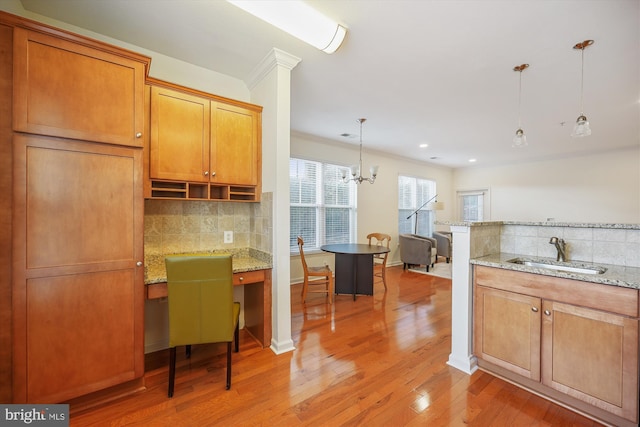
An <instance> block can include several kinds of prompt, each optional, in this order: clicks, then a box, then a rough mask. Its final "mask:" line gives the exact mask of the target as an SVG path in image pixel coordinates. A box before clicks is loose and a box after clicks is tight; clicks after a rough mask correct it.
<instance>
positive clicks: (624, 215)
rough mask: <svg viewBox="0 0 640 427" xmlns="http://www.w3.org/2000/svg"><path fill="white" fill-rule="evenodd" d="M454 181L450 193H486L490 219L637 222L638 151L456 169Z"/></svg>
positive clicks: (639, 220) (639, 210) (639, 208)
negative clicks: (489, 204)
mask: <svg viewBox="0 0 640 427" xmlns="http://www.w3.org/2000/svg"><path fill="white" fill-rule="evenodd" d="M453 178H454V188H455V190H471V189H476V188H489V189H490V192H491V218H488V219H491V220H496V221H546V220H547V218H554V220H555V221H560V222H589V223H640V147H636V148H631V149H627V150H618V151H611V152H606V153H600V154H597V155H590V156H576V157H572V158H562V159H557V160H546V161H539V162H531V163H522V164H514V165H509V166H501V167H492V168H481V167H476V168H466V169H456V170H455V171H454V173H453ZM454 212H455V211H454Z"/></svg>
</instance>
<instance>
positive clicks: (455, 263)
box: [447, 225, 478, 374]
mask: <svg viewBox="0 0 640 427" xmlns="http://www.w3.org/2000/svg"><path fill="white" fill-rule="evenodd" d="M471 229H472V227H469V226H466V225H465V226H462V225H454V226H451V232H452V239H453V254H452V261H451V264H452V271H451V354H449V360H448V361H447V364H448V365H450V366H453V367H454V368H456V369H459V370H461V371H462V372H465V373H467V374H472V373H474V372H475V371H476V370H477V369H478V360H477V359H476V357H475V356H474V355H473V347H472V344H473V341H472V338H473V281H472V277H471V265H470V264H469V260H470V258H471Z"/></svg>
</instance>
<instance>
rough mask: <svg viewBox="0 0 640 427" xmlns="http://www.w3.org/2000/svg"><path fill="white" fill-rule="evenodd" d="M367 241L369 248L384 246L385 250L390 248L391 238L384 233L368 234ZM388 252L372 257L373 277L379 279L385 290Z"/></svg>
mask: <svg viewBox="0 0 640 427" xmlns="http://www.w3.org/2000/svg"><path fill="white" fill-rule="evenodd" d="M367 239H369V246H372V245H376V246H384V247H386V248H387V249H389V247H390V243H391V236H389V235H388V234H384V233H370V234H369V235H368V236H367ZM388 255H389V252H385V253H383V254H375V255H374V256H373V276H374V277H380V278H381V279H382V283H383V284H384V288H385V289H387V256H388Z"/></svg>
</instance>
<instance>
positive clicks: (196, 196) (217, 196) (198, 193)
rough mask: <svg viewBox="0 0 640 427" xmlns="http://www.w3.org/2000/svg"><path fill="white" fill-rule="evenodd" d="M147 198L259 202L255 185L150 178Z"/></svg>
mask: <svg viewBox="0 0 640 427" xmlns="http://www.w3.org/2000/svg"><path fill="white" fill-rule="evenodd" d="M146 198H149V199H179V200H214V201H222V202H225V201H227V202H259V201H260V197H259V195H258V194H257V191H256V187H255V186H250V185H249V186H243V185H227V184H206V183H201V182H200V183H195V182H180V181H159V180H151V194H148V195H146Z"/></svg>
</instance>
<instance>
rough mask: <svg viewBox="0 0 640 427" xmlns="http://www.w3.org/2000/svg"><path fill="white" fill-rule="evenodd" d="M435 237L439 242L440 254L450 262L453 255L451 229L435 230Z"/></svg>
mask: <svg viewBox="0 0 640 427" xmlns="http://www.w3.org/2000/svg"><path fill="white" fill-rule="evenodd" d="M433 238H434V239H436V241H437V242H438V256H442V257H445V258H446V259H447V262H449V261H450V260H451V258H452V256H453V235H452V234H451V232H450V231H434V232H433Z"/></svg>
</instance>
